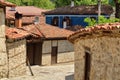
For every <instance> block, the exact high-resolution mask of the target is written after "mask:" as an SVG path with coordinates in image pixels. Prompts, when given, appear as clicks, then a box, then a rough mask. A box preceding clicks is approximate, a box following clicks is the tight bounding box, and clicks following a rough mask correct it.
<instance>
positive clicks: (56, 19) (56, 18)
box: [52, 17, 59, 26]
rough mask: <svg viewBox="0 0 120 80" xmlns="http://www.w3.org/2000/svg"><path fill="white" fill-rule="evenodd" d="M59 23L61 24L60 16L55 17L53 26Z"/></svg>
mask: <svg viewBox="0 0 120 80" xmlns="http://www.w3.org/2000/svg"><path fill="white" fill-rule="evenodd" d="M58 24H59V18H58V17H53V20H52V25H53V26H58Z"/></svg>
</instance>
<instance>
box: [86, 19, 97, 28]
mask: <svg viewBox="0 0 120 80" xmlns="http://www.w3.org/2000/svg"><path fill="white" fill-rule="evenodd" d="M84 22H86V23H88V25H89V26H93V25H95V24H96V20H95V19H93V18H85V19H84Z"/></svg>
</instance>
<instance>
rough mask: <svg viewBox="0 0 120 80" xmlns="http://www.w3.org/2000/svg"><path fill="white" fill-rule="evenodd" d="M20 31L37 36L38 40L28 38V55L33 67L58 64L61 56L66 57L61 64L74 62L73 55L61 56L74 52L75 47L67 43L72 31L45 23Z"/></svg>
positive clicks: (61, 59) (23, 28)
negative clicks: (35, 65)
mask: <svg viewBox="0 0 120 80" xmlns="http://www.w3.org/2000/svg"><path fill="white" fill-rule="evenodd" d="M20 29H22V30H25V31H27V32H30V33H32V34H34V35H36V38H35V37H34V38H33V37H29V39H28V38H27V42H28V43H27V55H28V57H29V59H30V63H31V64H32V65H34V64H37V65H49V64H52V63H57V62H58V58H59V57H58V56H60V55H64V57H61V58H60V60H59V61H61V62H66V61H73V60H74V56H73V54H69V53H65V54H60V53H63V52H70V51H73V45H72V44H71V43H70V42H68V41H67V36H68V35H70V34H72V33H73V32H72V31H69V30H65V29H60V28H58V27H55V26H51V25H47V24H45V23H44V22H43V23H42V22H41V23H40V24H32V25H28V26H23V27H21V28H20ZM58 53H59V54H58ZM68 56H69V57H68Z"/></svg>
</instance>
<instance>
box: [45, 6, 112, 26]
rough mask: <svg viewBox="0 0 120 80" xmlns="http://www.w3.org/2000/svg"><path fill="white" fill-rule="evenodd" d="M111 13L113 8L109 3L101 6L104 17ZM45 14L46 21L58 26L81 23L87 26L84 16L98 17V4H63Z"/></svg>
mask: <svg viewBox="0 0 120 80" xmlns="http://www.w3.org/2000/svg"><path fill="white" fill-rule="evenodd" d="M112 13H113V9H112V7H111V6H110V5H102V6H101V14H102V15H104V16H105V17H110V15H111V14H112ZM44 14H45V16H46V23H47V24H51V25H54V26H59V27H60V28H67V27H69V26H75V25H81V26H83V27H85V26H87V23H85V22H84V19H85V18H86V17H90V18H94V19H96V20H97V18H98V6H97V5H89V6H85V5H81V6H73V7H71V6H65V7H60V8H56V9H54V10H51V11H47V12H44Z"/></svg>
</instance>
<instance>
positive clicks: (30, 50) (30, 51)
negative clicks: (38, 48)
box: [26, 43, 34, 65]
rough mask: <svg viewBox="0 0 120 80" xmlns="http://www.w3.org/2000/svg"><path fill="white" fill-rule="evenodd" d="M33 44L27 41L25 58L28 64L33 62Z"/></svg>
mask: <svg viewBox="0 0 120 80" xmlns="http://www.w3.org/2000/svg"><path fill="white" fill-rule="evenodd" d="M33 53H34V45H33V44H32V43H27V56H26V57H27V59H28V60H29V63H30V65H33V64H34V54H33Z"/></svg>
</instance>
